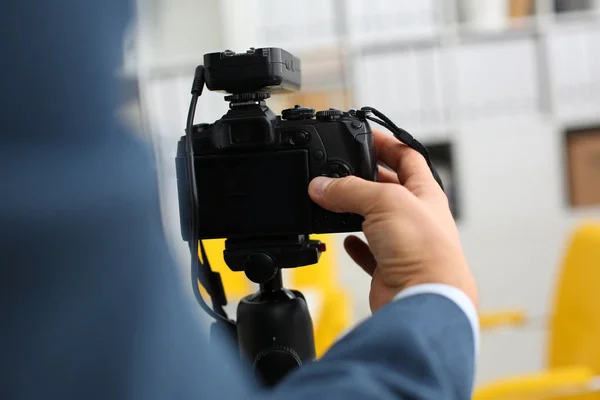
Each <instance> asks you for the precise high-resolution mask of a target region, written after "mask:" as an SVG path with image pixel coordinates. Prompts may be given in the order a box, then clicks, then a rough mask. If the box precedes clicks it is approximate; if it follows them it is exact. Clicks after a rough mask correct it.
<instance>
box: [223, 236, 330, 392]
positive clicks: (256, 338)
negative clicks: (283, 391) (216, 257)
mask: <svg viewBox="0 0 600 400" xmlns="http://www.w3.org/2000/svg"><path fill="white" fill-rule="evenodd" d="M324 250H325V246H324V244H323V243H321V242H320V241H318V240H310V239H309V238H308V235H298V236H278V237H270V238H261V239H258V240H257V239H228V240H226V242H225V251H224V256H225V262H226V263H227V265H228V266H229V268H230V269H231V270H233V271H244V272H245V273H246V276H247V277H248V279H250V280H251V281H252V282H254V283H257V284H259V290H258V291H257V292H255V293H253V294H250V295H248V296H246V297H244V298H243V299H242V300H241V301H240V303H239V304H238V308H237V323H236V329H235V332H233V334H234V337H236V338H237V343H238V347H239V351H240V355H241V357H242V358H243V359H245V360H247V361H249V362H250V363H251V365H252V367H253V369H254V371H255V374H256V378H257V379H258V380H259V382H260V383H262V384H263V385H264V386H267V387H271V386H274V385H275V384H277V383H278V382H279V381H280V380H281V379H283V378H284V377H285V376H286V375H287V374H288V373H289V372H291V371H293V370H294V369H296V368H297V367H300V366H301V365H303V364H306V363H309V362H312V361H314V359H315V358H316V352H315V343H314V332H313V324H312V319H311V317H310V313H309V310H308V306H307V304H306V300H305V298H304V296H303V295H302V293H301V292H299V291H297V290H291V289H286V288H284V287H283V277H282V271H281V270H282V268H295V267H300V266H303V265H309V264H315V263H316V262H317V261H318V260H319V257H320V254H321V252H322V251H324Z"/></svg>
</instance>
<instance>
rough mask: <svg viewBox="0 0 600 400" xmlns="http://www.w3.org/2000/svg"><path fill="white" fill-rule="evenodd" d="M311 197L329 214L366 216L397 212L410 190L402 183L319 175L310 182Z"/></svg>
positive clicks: (352, 176) (351, 176) (309, 192)
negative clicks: (342, 213) (346, 213)
mask: <svg viewBox="0 0 600 400" xmlns="http://www.w3.org/2000/svg"><path fill="white" fill-rule="evenodd" d="M308 194H309V195H310V197H311V198H312V200H313V201H314V202H315V203H317V204H318V205H320V206H321V207H323V208H325V209H327V210H329V211H334V212H349V213H354V214H360V215H362V216H363V217H366V216H367V215H368V214H371V213H374V212H386V211H392V210H393V209H396V208H397V207H398V203H399V202H401V201H402V199H403V198H404V197H405V196H406V194H408V191H407V190H406V189H405V188H404V187H402V186H401V185H398V184H393V183H381V182H373V181H368V180H365V179H362V178H359V177H357V176H354V175H350V176H346V177H344V178H328V177H323V176H318V177H316V178H314V179H313V180H312V181H311V182H310V185H309V186H308Z"/></svg>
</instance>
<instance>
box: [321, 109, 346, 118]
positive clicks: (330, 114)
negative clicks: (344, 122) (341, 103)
mask: <svg viewBox="0 0 600 400" xmlns="http://www.w3.org/2000/svg"><path fill="white" fill-rule="evenodd" d="M342 115H344V113H343V112H342V111H341V110H337V109H335V108H330V109H329V110H323V111H319V112H317V119H318V120H320V121H333V120H334V119H337V118H339V117H341V116H342Z"/></svg>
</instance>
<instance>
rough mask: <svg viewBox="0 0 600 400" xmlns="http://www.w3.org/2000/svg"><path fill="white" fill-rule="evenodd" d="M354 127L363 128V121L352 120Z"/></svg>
mask: <svg viewBox="0 0 600 400" xmlns="http://www.w3.org/2000/svg"><path fill="white" fill-rule="evenodd" d="M352 127H353V128H354V129H361V128H362V127H363V123H362V122H360V121H352Z"/></svg>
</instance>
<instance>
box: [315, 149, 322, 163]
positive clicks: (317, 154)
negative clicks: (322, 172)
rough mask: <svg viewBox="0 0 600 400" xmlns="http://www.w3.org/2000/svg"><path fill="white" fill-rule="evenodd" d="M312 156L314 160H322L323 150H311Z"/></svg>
mask: <svg viewBox="0 0 600 400" xmlns="http://www.w3.org/2000/svg"><path fill="white" fill-rule="evenodd" d="M313 157H314V158H315V160H322V159H323V157H325V153H323V150H319V149H317V150H315V151H313Z"/></svg>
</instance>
